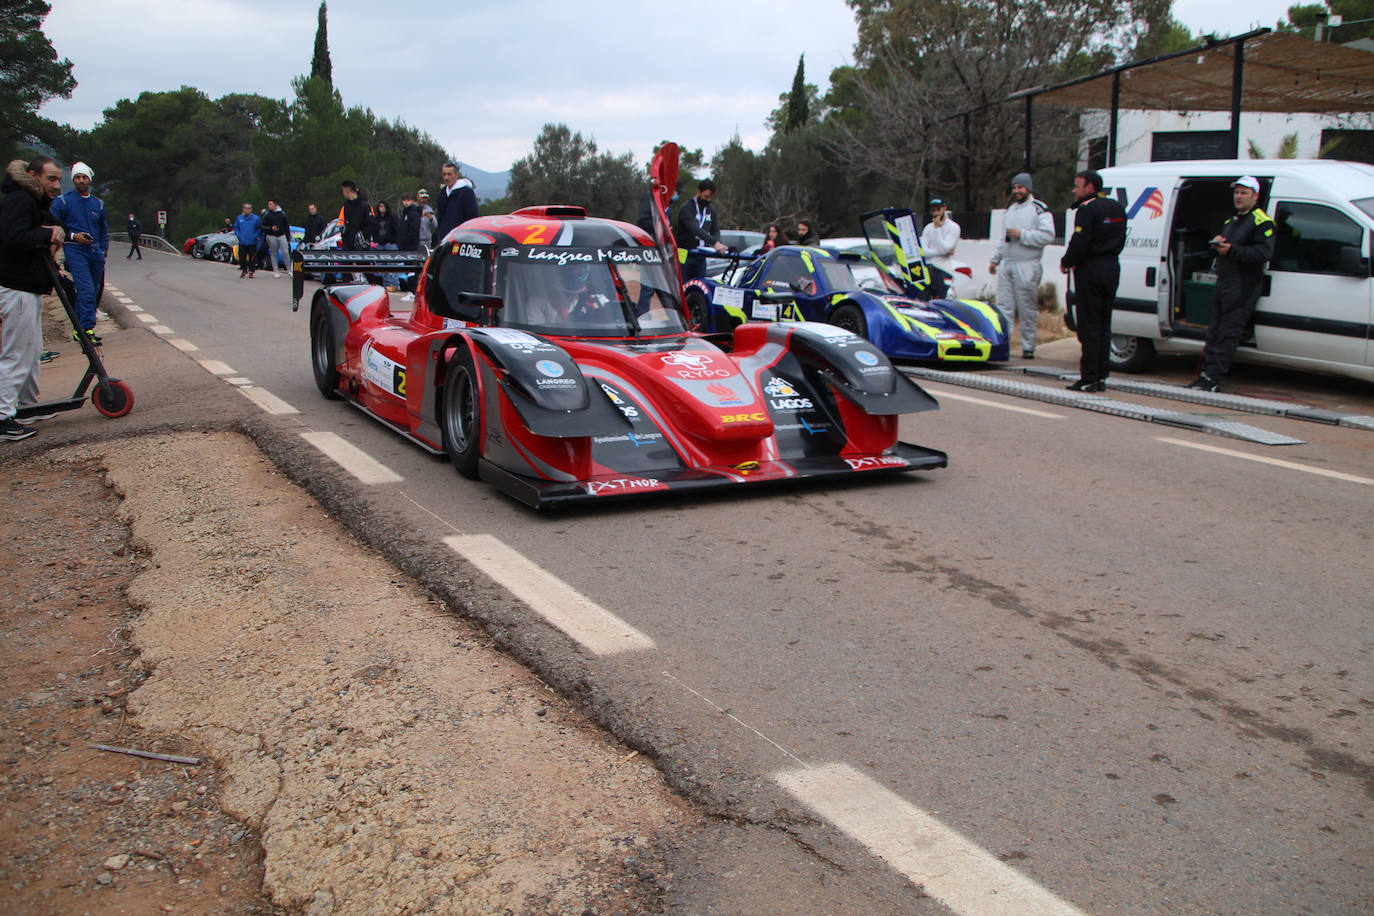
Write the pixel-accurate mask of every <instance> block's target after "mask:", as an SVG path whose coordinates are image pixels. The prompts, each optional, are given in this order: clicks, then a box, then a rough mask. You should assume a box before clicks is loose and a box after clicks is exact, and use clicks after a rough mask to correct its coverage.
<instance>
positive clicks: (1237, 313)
mask: <svg viewBox="0 0 1374 916" xmlns="http://www.w3.org/2000/svg"><path fill="white" fill-rule="evenodd" d="M1259 194H1260V183H1259V180H1258V179H1256V178H1254V177H1252V176H1250V175H1246V176H1245V177H1243V178H1237V179H1236V180H1235V181H1233V182H1231V199H1232V201H1233V202H1234V203H1235V205H1236V213H1235V215H1234V216H1232V217H1231V218H1230V219H1228V220H1227V221H1226V222H1225V223H1223V224H1222V227H1221V232H1219V233H1218V234H1217V235H1215V236H1213V237H1212V242H1211V247H1212V251H1213V252H1215V254H1216V259H1215V261H1214V262H1213V263H1214V265H1215V266H1214V268H1213V269H1214V270H1215V271H1216V274H1217V288H1216V290H1215V291H1214V292H1213V293H1212V321H1211V323H1210V324H1208V325H1207V338H1206V341H1205V342H1204V343H1203V346H1202V371H1201V372H1199V373H1198V376H1197V378H1196V379H1194V380H1193V381H1192V382H1191V383H1190V384H1189V385H1188V387H1189V388H1198V389H1201V390H1202V391H1219V390H1220V389H1221V380H1222V379H1224V378H1226V375H1227V373H1229V372H1230V371H1231V361H1232V360H1234V359H1235V357H1236V347H1238V346H1240V339H1241V337H1242V336H1243V335H1244V334H1245V328H1246V327H1247V326H1248V325H1249V324H1250V317H1251V316H1252V315H1253V314H1254V313H1255V304H1256V303H1257V302H1259V297H1260V292H1261V291H1262V290H1263V288H1264V265H1265V264H1266V263H1268V261H1269V259H1270V258H1272V257H1273V256H1274V221H1273V220H1272V219H1270V218H1269V214H1267V213H1265V212H1264V211H1263V210H1261V209H1260V208H1259Z"/></svg>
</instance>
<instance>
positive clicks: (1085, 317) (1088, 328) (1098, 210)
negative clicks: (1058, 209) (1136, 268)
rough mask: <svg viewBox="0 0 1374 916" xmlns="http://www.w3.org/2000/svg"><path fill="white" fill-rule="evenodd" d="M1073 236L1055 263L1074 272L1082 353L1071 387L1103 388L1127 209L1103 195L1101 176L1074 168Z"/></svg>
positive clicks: (1080, 388)
mask: <svg viewBox="0 0 1374 916" xmlns="http://www.w3.org/2000/svg"><path fill="white" fill-rule="evenodd" d="M1073 197H1074V205H1073V206H1074V214H1075V215H1074V220H1073V236H1072V237H1071V238H1070V239H1069V246H1068V250H1066V251H1065V252H1064V257H1063V258H1062V259H1061V260H1060V262H1059V269H1060V270H1062V271H1063V272H1064V273H1066V274H1067V273H1068V272H1069V271H1070V270H1072V271H1073V303H1074V314H1075V316H1076V317H1077V319H1078V322H1077V323H1078V343H1079V346H1080V347H1081V348H1082V356H1081V357H1080V359H1079V363H1078V381H1076V382H1074V383H1073V384H1072V385H1069V386H1068V388H1069V390H1070V391H1102V390H1104V389H1105V388H1106V387H1107V385H1106V381H1107V373H1108V372H1109V371H1110V369H1111V345H1112V308H1113V307H1114V306H1115V305H1116V288H1117V285H1118V284H1119V283H1120V282H1121V262H1120V255H1121V249H1123V248H1125V247H1126V211H1125V209H1123V208H1122V206H1121V204H1120V203H1118V202H1117V201H1115V200H1113V199H1112V198H1110V197H1107V196H1106V195H1105V194H1103V193H1102V176H1101V175H1099V174H1098V173H1097V172H1094V171H1086V172H1079V173H1078V174H1077V175H1075V176H1074V179H1073Z"/></svg>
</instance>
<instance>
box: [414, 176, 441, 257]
mask: <svg viewBox="0 0 1374 916" xmlns="http://www.w3.org/2000/svg"><path fill="white" fill-rule="evenodd" d="M415 202H416V205H417V206H419V208H420V250H422V251H429V250H430V249H431V248H433V247H434V230H435V229H438V228H439V220H438V218H437V217H436V216H435V215H434V208H433V207H431V206H430V205H429V192H428V191H426V190H425V189H424V188H421V189H420V191H419V193H417V194H416V195H415Z"/></svg>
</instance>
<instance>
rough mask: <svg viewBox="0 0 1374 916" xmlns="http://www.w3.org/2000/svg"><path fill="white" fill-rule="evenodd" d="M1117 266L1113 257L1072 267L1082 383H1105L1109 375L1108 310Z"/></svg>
mask: <svg viewBox="0 0 1374 916" xmlns="http://www.w3.org/2000/svg"><path fill="white" fill-rule="evenodd" d="M1120 282H1121V265H1120V263H1118V262H1117V259H1116V258H1115V257H1112V258H1094V259H1093V260H1091V261H1086V262H1084V263H1083V264H1080V265H1079V266H1078V267H1075V268H1074V271H1073V302H1074V313H1075V314H1076V316H1077V318H1078V343H1079V344H1080V345H1081V347H1082V349H1083V355H1082V357H1081V359H1080V360H1079V363H1078V375H1079V378H1081V379H1082V380H1083V381H1085V382H1102V381H1106V379H1107V376H1108V374H1110V372H1111V350H1112V309H1113V308H1114V307H1115V306H1116V287H1117V285H1118V284H1119V283H1120Z"/></svg>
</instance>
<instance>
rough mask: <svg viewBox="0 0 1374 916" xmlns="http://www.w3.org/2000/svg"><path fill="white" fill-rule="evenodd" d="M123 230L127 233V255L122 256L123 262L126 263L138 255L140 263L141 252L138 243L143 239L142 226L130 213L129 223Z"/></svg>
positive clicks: (141, 258)
mask: <svg viewBox="0 0 1374 916" xmlns="http://www.w3.org/2000/svg"><path fill="white" fill-rule="evenodd" d="M124 229H125V231H126V232H128V233H129V253H128V254H126V255H125V256H124V260H126V261H127V260H129V259H130V258H132V257H133V256H134V255H138V259H139V260H140V261H142V260H143V251H142V250H141V249H140V248H139V247H138V241H139V239H141V238H143V226H142V225H141V224H140V223H139V221H138V220H137V219H136V218H135V217H134V215H133V214H132V213H130V214H129V222H128V223H127V224H126V225H125V226H124Z"/></svg>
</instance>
